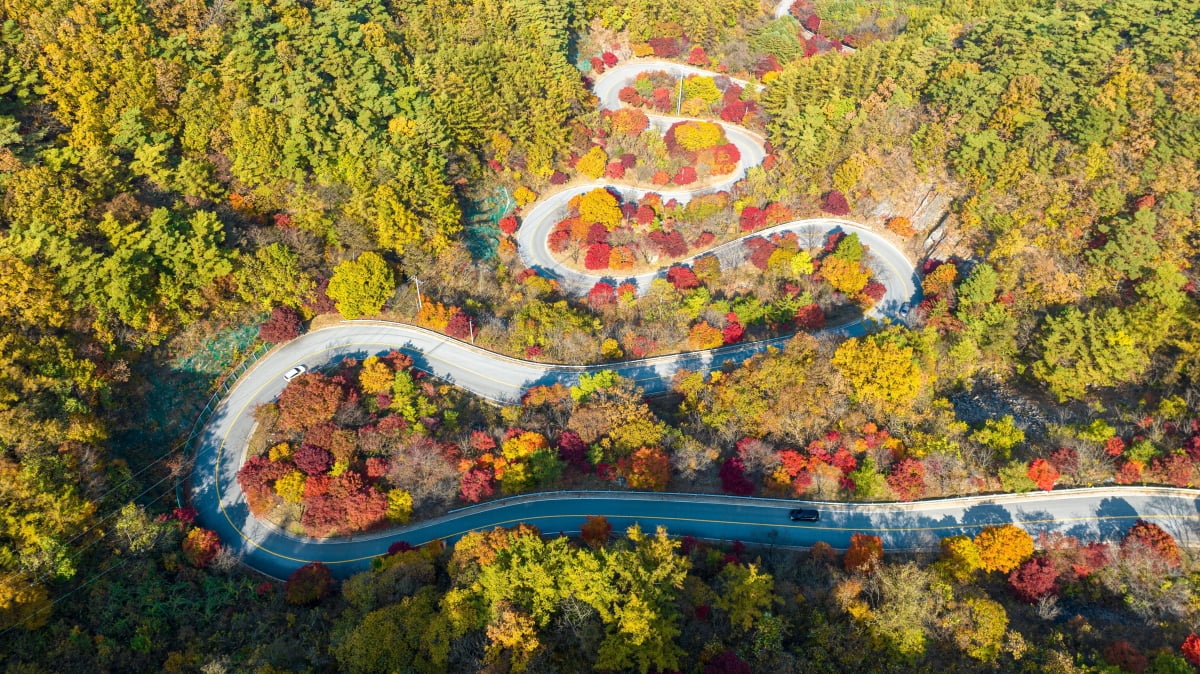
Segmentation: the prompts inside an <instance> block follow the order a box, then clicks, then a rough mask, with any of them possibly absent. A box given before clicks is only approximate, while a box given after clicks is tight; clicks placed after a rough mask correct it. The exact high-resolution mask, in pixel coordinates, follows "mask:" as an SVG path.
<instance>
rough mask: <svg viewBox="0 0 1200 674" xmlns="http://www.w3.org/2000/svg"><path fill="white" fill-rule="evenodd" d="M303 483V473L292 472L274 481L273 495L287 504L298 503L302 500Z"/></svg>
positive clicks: (304, 479)
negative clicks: (277, 495) (276, 495)
mask: <svg viewBox="0 0 1200 674" xmlns="http://www.w3.org/2000/svg"><path fill="white" fill-rule="evenodd" d="M305 481H306V478H305V477H304V473H301V472H300V471H298V470H293V471H292V472H290V473H288V474H287V475H284V476H283V477H281V478H279V479H278V480H276V481H275V493H276V494H279V498H282V499H283V500H285V501H287V502H288V503H299V502H300V501H302V500H304V483H305Z"/></svg>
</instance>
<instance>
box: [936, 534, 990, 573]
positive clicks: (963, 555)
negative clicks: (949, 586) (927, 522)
mask: <svg viewBox="0 0 1200 674" xmlns="http://www.w3.org/2000/svg"><path fill="white" fill-rule="evenodd" d="M940 546H941V549H942V558H941V559H939V560H938V562H937V565H938V567H939V568H940V569H941V570H942V571H944V572H945V573H946V575H948V576H950V577H951V578H953V579H954V580H957V581H959V582H966V581H968V580H970V579H971V576H973V575H974V574H975V572H976V571H978V570H979V569H980V568H982V566H983V560H982V559H980V557H979V547H978V546H976V545H975V541H973V540H971V538H970V537H969V536H950V537H948V538H943V539H942V541H941V544H940Z"/></svg>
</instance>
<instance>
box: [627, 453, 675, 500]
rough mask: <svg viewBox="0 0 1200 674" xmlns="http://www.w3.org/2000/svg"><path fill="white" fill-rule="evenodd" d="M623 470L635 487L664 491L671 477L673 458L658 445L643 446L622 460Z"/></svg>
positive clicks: (628, 480) (631, 485)
mask: <svg viewBox="0 0 1200 674" xmlns="http://www.w3.org/2000/svg"><path fill="white" fill-rule="evenodd" d="M620 467H621V472H622V473H623V474H624V475H625V480H626V482H628V483H629V486H630V487H633V488H634V489H649V490H651V491H662V490H664V489H666V488H667V482H668V481H670V479H671V459H670V458H669V457H668V456H667V453H666V452H664V451H663V450H662V449H660V448H658V447H642V448H641V449H638V450H637V451H635V452H634V453H633V454H632V455H630V456H628V457H626V458H623V459H621V460H620Z"/></svg>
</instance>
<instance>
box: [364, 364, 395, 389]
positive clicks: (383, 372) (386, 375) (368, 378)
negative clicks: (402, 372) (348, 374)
mask: <svg viewBox="0 0 1200 674" xmlns="http://www.w3.org/2000/svg"><path fill="white" fill-rule="evenodd" d="M395 379H396V372H395V371H394V370H392V367H391V366H390V365H388V364H387V363H386V362H384V361H382V360H380V359H379V356H368V357H367V359H366V360H364V361H363V364H362V370H361V371H359V373H358V386H359V388H361V389H362V390H363V393H369V394H371V395H378V394H380V393H387V392H388V391H391V390H392V382H393V381H395Z"/></svg>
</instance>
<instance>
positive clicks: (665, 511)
mask: <svg viewBox="0 0 1200 674" xmlns="http://www.w3.org/2000/svg"><path fill="white" fill-rule="evenodd" d="M664 68H667V69H671V70H675V71H679V72H685V71H686V72H698V73H703V74H712V73H706V72H705V71H701V70H699V69H695V68H690V67H687V66H679V65H677V64H663V63H654V62H638V63H634V64H629V65H625V66H619V67H618V68H614V69H613V70H611V71H609V73H606V75H605V76H604V77H602V78H601V79H600V80H599V81H598V82H597V94H598V95H599V96H600V99H601V103H602V105H605V106H606V107H615V106H616V105H619V102H616V103H614V101H615V100H616V93H617V92H618V91H619V89H620V86H619V85H621V84H622V82H625V81H628V80H629V79H630V78H631V77H632V75H633V74H636V72H640V71H642V70H661V69H664ZM671 121H673V120H671V118H661V117H656V118H655V123H656V124H658V125H663V124H669V123H670V122H671ZM723 126H725V129H726V133H727V134H728V136H729V138H730V139H731V141H732V142H734V143H737V144H738V147H739V149H740V150H741V152H742V165H741V166H739V167H738V170H737V171H736V172H735V174H734V175H733V176H731V178H730V180H731V181H735V180H737V179H739V178H740V177H741V176H743V175H744V174H745V170H746V168H747V167H749V166H754V165H757V164H758V163H761V162H762V159H763V156H764V154H763V144H762V139H761V138H758V137H757V136H755V135H754V134H752V133H750V132H748V131H746V130H745V129H742V128H741V127H738V126H734V125H729V124H724V125H723ZM730 184H732V182H730ZM596 186H606V185H605V184H604V183H596V184H590V185H584V186H577V187H573V188H570V189H568V190H564V191H561V192H558V193H556V194H554V195H551V196H550V197H548V198H546V199H544V200H543V201H541V202H539V203H538V204H536V205H535V207H534V208H533V209H531V210H530V211H529V213H528V214H527V215H526V218H525V222H524V223H523V225H522V227H521V230H520V232H519V235H518V245H519V248H520V251H521V255H522V257H523V258H524V259H525V261H526V263H527V264H528V265H529V266H531V267H538V268H540V269H541V270H542V272H543V273H546V274H547V275H549V276H553V277H556V278H558V279H559V280H560V282H561V283H562V284H563V287H564V288H565V289H566V290H567V291H568V292H575V293H580V294H582V293H585V292H587V290H589V289H590V288H591V287H592V285H593V284H594V283H595V282H596V281H597V280H601V279H602V278H604V277H593V276H590V275H586V274H582V273H580V272H576V271H574V270H571V269H569V268H565V267H562V266H561V265H559V264H558V263H557V262H555V261H554V259H553V257H552V256H550V255H549V251H548V250H546V235H547V234H548V233H549V231H550V228H551V227H552V226H553V224H554V223H555V222H556V221H557V218H558V217H559V216H560V214H561V212H562V210H563V208H564V207H565V204H566V202H567V201H568V200H569V199H570V198H571V196H574V195H575V194H578V193H580V192H582V191H587V190H590V189H592V188H594V187H596ZM726 187H728V185H725V183H721V184H718V185H709V186H707V187H706V188H704V189H705V190H716V189H725V188H726ZM620 189H621V190H622V191H623V192H624V193H625V194H626V195H627V196H631V197H639V196H641V195H642V194H644V191H642V190H633V189H631V188H620ZM702 191H704V190H697V191H677V192H670V191H667V192H662V191H659V193H660V194H663V195H664V198H666V199H671V198H674V199H677V200H679V201H681V202H682V201H686V200H687V199H689V198H691V197H692V196H693V195H694V194H698V193H701V192H702ZM784 230H792V231H796V232H797V233H798V234H799V235H800V236H801V237H802V241H803V240H805V238H811V241H814V242H815V241H817V240H818V239H819V238H820V237H823V236H824V235H825V234H826V233H828V232H830V231H837V230H841V231H845V232H856V233H858V235H859V237H860V238H861V239H862V241H863V244H864V246H866V247H868V249H869V251H868V261H869V264H870V265H871V266H872V268H873V270H874V272H875V274H876V276H877V278H879V279H880V280H881V281H882V282H883V283H884V285H885V286H886V287H887V295H886V296H885V297H884V299H883V300H882V301H881V302H880V303H878V305H877V306H876V307H875V308H874V309H873V310H872V312H871V313H870V314H868V316H866V317H864V319H865V318H868V317H869V318H880V317H885V316H889V315H895V313H896V311H897V310H898V308H899V307H900V305H901V304H903V303H904V302H914V303H915V302H916V301H917V300H919V298H920V295H919V286H918V283H917V279H916V275H915V272H914V270H913V268H912V265H911V264H910V263H909V262H908V260H907V258H906V257H905V256H904V254H903V253H901V252H900V251H899V250H897V249H896V248H895V247H893V246H892V245H891V244H890V243H888V241H887V240H886V239H884V238H882V237H880V236H878V235H877V234H874V233H873V232H871V231H870V230H867V229H864V228H862V227H860V226H859V225H856V224H855V223H852V222H848V221H843V220H836V219H829V218H820V219H812V220H801V221H796V222H791V223H786V224H783V225H780V226H778V227H774V228H772V229H770V230H767V231H765V232H759V233H757V234H756V235H763V234H770V233H774V232H779V231H784ZM740 245H741V240H738V241H734V242H730V243H728V244H724V245H723V246H721V247H718V249H716V250H714V251H711V253H712V254H717V255H722V254H729V255H731V256H732V255H736V254H737V253H738V252H739V251H738V250H737V247H738V246H740ZM661 273H663V272H657V273H651V274H646V275H643V276H639V277H635V278H634V279H633V280H635V281H636V282H637V283H638V284H639V286H640V287H642V288H643V289H644V288H645V287H646V286H647V285H648V284H649V281H650V280H651V279H653V278H654V277H655V276H657V275H658V274H661ZM620 280H625V279H620ZM865 329H866V325H865V323H864V320H859V321H856V322H854V323H852V324H850V325H845V326H841V327H839V328H836V329H835V331H836V332H838V333H840V334H844V335H849V334H861V333H862V332H864V331H865ZM787 339H788V337H781V338H777V339H773V340H767V341H762V342H754V343H748V344H737V345H733V346H728V347H723V348H720V349H714V350H711V351H703V352H695V353H685V354H675V355H669V356H661V357H657V358H648V359H644V360H637V361H626V362H622V363H613V364H604V365H594V366H560V365H546V364H541V363H534V362H530V361H523V360H519V359H515V358H510V357H507V356H502V355H499V354H496V353H493V352H490V351H486V350H483V349H479V348H476V347H474V346H472V345H470V344H467V343H464V342H461V341H459V340H455V339H452V338H450V337H447V336H445V335H441V334H439V333H435V332H431V331H429V330H424V329H421V328H416V327H412V326H407V325H400V324H392V323H380V322H372V321H347V322H343V323H340V324H337V325H335V326H332V327H329V328H324V329H321V330H316V331H313V332H310V333H308V334H305V335H303V336H301V337H300V338H298V339H296V340H293V341H292V342H289V343H287V344H284V345H281V346H279V347H277V348H275V349H273V350H272V351H271V352H270V353H268V354H267V355H265V356H264V357H263V358H262V359H260V360H259V361H258V362H257V363H256V364H255V365H254V366H253V367H252V368H251V369H250V370H248V371H247V372H246V373H245V374H244V375H243V376H242V377H241V379H240V380H239V381H238V383H237V384H236V385H235V386H234V388H233V389H232V390H231V391H230V393H229V395H228V396H227V397H226V398H225V400H223V401H222V402H221V404H220V405H219V407H218V408H217V410H216V411H215V413H214V414H213V416H212V417H211V419H210V421H209V423H208V425H207V426H206V427H205V429H204V430H203V432H202V435H201V437H200V440H199V443H198V449H197V455H196V462H195V467H194V469H193V471H192V483H191V487H192V504H193V505H194V506H195V507H196V509H197V510H198V511H199V513H200V522H201V523H202V524H203V525H204V526H206V527H208V528H210V529H213V530H215V531H216V532H217V534H218V535H219V536H220V537H221V540H222V541H223V542H224V543H225V544H226V545H228V546H230V547H231V548H232V549H233V550H234V551H235V552H236V553H237V554H238V555H239V556H240V558H241V559H242V561H243V562H244V563H245V564H247V565H249V566H250V567H252V568H254V569H257V570H258V571H261V572H262V573H265V574H268V575H271V576H274V577H276V578H284V577H286V576H287V575H288V574H290V573H291V572H292V571H293V570H295V569H296V568H298V567H299V566H301V565H302V564H305V563H307V562H310V561H322V562H325V563H327V564H329V565H331V566H332V567H333V569H334V571H335V573H337V574H338V575H339V576H345V575H348V574H350V573H352V572H355V571H358V570H362V569H364V568H366V567H367V565H368V563H369V560H370V558H371V557H374V556H377V555H380V554H383V553H384V552H385V551H386V550H387V547H388V545H390V544H391V543H392V542H395V541H400V540H403V541H407V542H409V543H412V544H416V545H419V544H422V543H425V542H427V541H431V540H435V539H444V540H446V541H447V542H453V541H455V540H457V538H458V537H460V536H461V535H462V534H464V533H466V532H468V531H472V530H478V529H488V528H491V527H495V526H511V525H514V524H516V523H518V522H528V523H531V524H534V525H536V526H538V527H539V528H540V529H541V530H542V531H543V532H546V533H554V532H560V531H561V532H567V533H570V532H577V531H578V530H579V527H580V525H581V524H582V523H583V521H584V518H585V517H586V516H588V515H604V516H606V517H608V518H609V520H610V521H611V522H612V524H613V525H614V527H615V528H616V529H617V530H618V531H620V530H623V529H624V528H625V527H627V526H629V525H631V524H634V523H638V524H640V525H641V526H642V527H643V528H645V529H653V528H655V527H658V526H665V527H667V528H668V529H669V530H670V532H671V533H672V534H673V535H678V536H689V535H690V536H696V537H698V538H708V539H717V540H741V541H744V542H747V543H760V544H767V545H781V546H798V547H805V546H809V545H811V544H813V543H815V542H816V541H826V542H828V543H830V544H832V545H833V546H835V547H845V546H846V545H847V544H848V542H849V539H850V534H851V533H854V532H868V533H876V534H878V535H880V536H882V537H883V538H884V544H885V546H886V548H889V549H922V548H930V547H932V546H934V545H936V541H937V539H938V538H939V537H943V536H949V535H953V534H956V533H972V532H974V531H975V530H977V529H978V528H979V527H981V526H986V525H988V524H995V523H1001V522H1015V523H1018V524H1020V525H1022V526H1024V527H1026V528H1027V529H1030V530H1031V531H1040V530H1055V531H1063V532H1067V533H1071V534H1072V535H1077V536H1081V537H1086V538H1095V537H1104V538H1112V537H1115V536H1117V535H1119V534H1120V533H1121V532H1122V531H1124V530H1125V529H1127V528H1128V527H1129V525H1130V524H1132V522H1133V521H1134V520H1135V519H1136V518H1137V517H1144V518H1146V519H1149V520H1151V521H1155V522H1158V523H1159V524H1161V525H1163V526H1164V527H1166V528H1167V529H1168V530H1169V531H1171V532H1172V533H1173V534H1174V535H1175V536H1176V537H1177V538H1179V539H1180V540H1181V542H1184V543H1185V544H1194V543H1195V542H1196V539H1197V536H1196V527H1197V510H1198V505H1200V501H1198V500H1197V494H1198V493H1200V492H1196V491H1188V490H1169V489H1108V490H1081V491H1078V492H1067V493H1063V492H1056V493H1054V494H1041V495H1022V496H1000V497H975V498H968V499H952V500H948V501H934V502H922V503H917V504H892V505H855V504H820V505H819V506H817V507H818V508H819V509H820V510H821V513H822V515H821V521H820V522H817V523H793V522H791V521H790V520H789V519H788V517H787V511H788V510H789V509H791V508H795V507H797V506H798V505H800V504H799V503H798V502H795V501H780V500H772V499H749V498H734V497H724V496H701V495H687V494H669V495H668V494H642V493H634V492H569V493H567V492H564V493H553V494H541V495H532V496H526V497H519V498H516V499H509V500H504V501H499V502H493V503H491V504H482V505H479V506H473V507H470V508H465V509H462V510H459V511H455V512H452V513H450V514H448V515H446V516H444V517H441V518H438V519H435V520H430V521H426V522H422V523H420V524H416V525H413V526H411V527H407V528H404V529H395V530H390V531H388V532H387V533H384V534H374V535H361V536H354V537H349V538H338V539H331V540H315V539H310V538H305V537H302V536H296V535H293V534H289V533H287V532H284V531H282V530H280V529H278V528H277V527H275V526H273V525H270V524H268V523H265V522H262V521H260V520H258V519H256V518H254V517H253V516H251V515H250V512H249V509H248V508H247V505H246V500H245V496H244V495H243V494H242V493H241V490H240V489H239V488H238V485H237V481H236V475H237V471H238V468H239V467H240V466H241V464H242V462H243V459H244V455H245V451H246V446H247V442H248V440H249V438H250V434H251V432H252V431H253V428H254V423H255V422H254V418H253V412H254V410H255V408H257V407H258V406H259V405H261V404H263V403H265V402H269V401H272V400H274V399H275V398H277V397H278V396H279V393H280V391H282V390H283V387H284V383H285V382H284V380H283V374H284V373H285V372H287V371H288V370H289V369H291V368H292V367H293V366H295V365H299V364H305V365H308V366H309V367H310V368H319V367H321V366H323V365H327V364H330V363H333V362H335V361H337V360H339V359H341V358H344V357H346V356H354V357H357V358H364V357H366V356H368V355H372V354H383V353H386V352H388V351H391V350H393V349H400V350H402V351H405V352H406V353H408V354H410V355H411V356H412V357H413V361H414V366H415V367H417V368H418V369H420V370H423V371H425V372H428V373H430V374H432V375H435V376H437V377H439V378H441V379H443V380H445V381H447V382H449V383H452V384H454V385H456V386H459V387H461V388H463V389H466V390H468V391H471V392H472V393H475V394H476V395H479V396H482V397H484V398H487V399H489V400H492V401H495V402H499V403H505V402H513V401H515V400H517V399H518V398H519V396H520V395H521V393H522V392H523V391H525V390H526V389H527V388H528V387H530V386H533V385H537V384H552V383H562V384H564V385H568V386H570V385H572V384H574V383H575V382H577V381H578V378H579V375H580V374H582V373H585V372H595V371H597V370H601V369H612V370H616V371H617V372H618V373H619V374H621V375H622V376H623V377H626V378H629V379H632V380H633V381H634V382H635V383H636V384H637V385H638V386H641V387H642V388H643V389H644V390H645V391H646V393H648V394H655V393H661V392H663V391H665V390H667V389H668V388H669V386H670V381H671V378H672V377H673V375H674V374H675V372H676V371H678V370H679V369H689V370H704V371H707V370H709V369H712V368H714V367H719V366H720V365H722V364H724V363H725V362H734V363H737V362H741V361H743V360H745V359H747V358H749V357H750V356H752V355H754V354H756V353H760V352H762V351H764V350H766V348H767V347H768V346H780V345H782V344H783V343H784V342H785V341H786V340H787ZM810 507H811V506H810Z"/></svg>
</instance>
